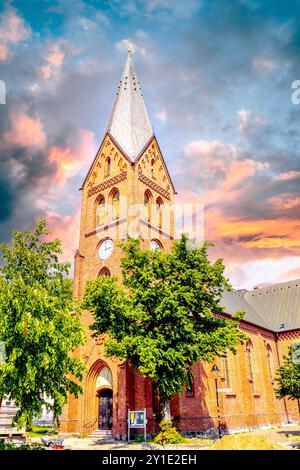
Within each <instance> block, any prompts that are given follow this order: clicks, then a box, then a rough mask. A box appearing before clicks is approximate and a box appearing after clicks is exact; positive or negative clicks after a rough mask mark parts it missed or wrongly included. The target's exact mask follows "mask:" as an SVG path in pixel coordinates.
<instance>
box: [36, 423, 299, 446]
mask: <svg viewBox="0 0 300 470" xmlns="http://www.w3.org/2000/svg"><path fill="white" fill-rule="evenodd" d="M34 440H35V441H37V440H39V439H38V438H34ZM297 443H298V444H299V445H300V426H299V425H298V426H297V425H292V426H291V425H290V426H286V427H278V428H272V429H268V430H264V431H253V432H248V433H241V434H233V435H227V436H224V437H223V438H222V439H221V440H218V439H217V440H215V441H212V440H209V439H186V442H185V443H184V444H178V445H167V446H166V447H165V448H166V450H179V449H181V450H239V449H241V450H246V449H247V450H283V449H285V450H286V449H292V447H291V446H290V444H296V445H297ZM64 445H65V447H66V448H68V449H71V450H149V449H153V450H154V449H161V447H160V446H156V445H154V444H153V443H152V442H149V443H142V444H139V443H130V444H128V443H127V442H105V443H104V442H101V441H99V440H98V439H97V438H93V439H92V438H73V437H70V438H66V439H64Z"/></svg>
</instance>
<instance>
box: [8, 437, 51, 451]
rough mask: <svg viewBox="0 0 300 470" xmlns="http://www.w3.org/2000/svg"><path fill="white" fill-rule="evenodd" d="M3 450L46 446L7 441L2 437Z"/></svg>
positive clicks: (32, 448) (36, 448)
mask: <svg viewBox="0 0 300 470" xmlns="http://www.w3.org/2000/svg"><path fill="white" fill-rule="evenodd" d="M1 450H45V449H44V447H41V446H39V445H36V444H32V445H28V444H20V445H17V444H13V443H12V442H11V443H5V442H4V440H2V439H0V451H1Z"/></svg>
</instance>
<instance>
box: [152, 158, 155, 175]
mask: <svg viewBox="0 0 300 470" xmlns="http://www.w3.org/2000/svg"><path fill="white" fill-rule="evenodd" d="M154 163H155V161H154V158H152V160H151V176H152V178H155V176H154Z"/></svg>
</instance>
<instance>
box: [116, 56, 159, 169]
mask: <svg viewBox="0 0 300 470" xmlns="http://www.w3.org/2000/svg"><path fill="white" fill-rule="evenodd" d="M107 131H108V132H109V133H110V134H111V136H112V137H113V138H114V139H115V140H116V142H117V143H118V144H119V146H120V147H121V148H122V149H123V150H124V151H125V152H126V154H127V156H128V157H129V158H130V159H131V160H132V161H134V160H135V159H136V157H137V156H138V154H139V153H140V152H141V150H142V149H143V147H144V146H145V145H146V144H147V142H148V141H149V140H150V138H151V137H152V136H153V130H152V128H151V124H150V121H149V117H148V114H147V110H146V107H145V103H144V99H143V95H142V91H141V87H140V82H139V81H138V78H137V75H136V72H135V69H134V65H133V62H132V58H131V52H130V50H129V51H128V57H127V60H126V64H125V67H124V70H123V73H122V76H121V80H120V84H119V86H118V89H117V93H116V96H115V100H114V103H113V107H112V110H111V113H110V117H109V120H108V124H107Z"/></svg>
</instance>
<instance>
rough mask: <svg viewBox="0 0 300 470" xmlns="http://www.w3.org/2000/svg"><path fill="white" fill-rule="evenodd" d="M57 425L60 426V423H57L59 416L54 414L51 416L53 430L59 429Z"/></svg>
mask: <svg viewBox="0 0 300 470" xmlns="http://www.w3.org/2000/svg"><path fill="white" fill-rule="evenodd" d="M59 425H60V422H59V416H58V415H56V414H54V416H53V426H54V428H55V429H57V430H58V429H59Z"/></svg>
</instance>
